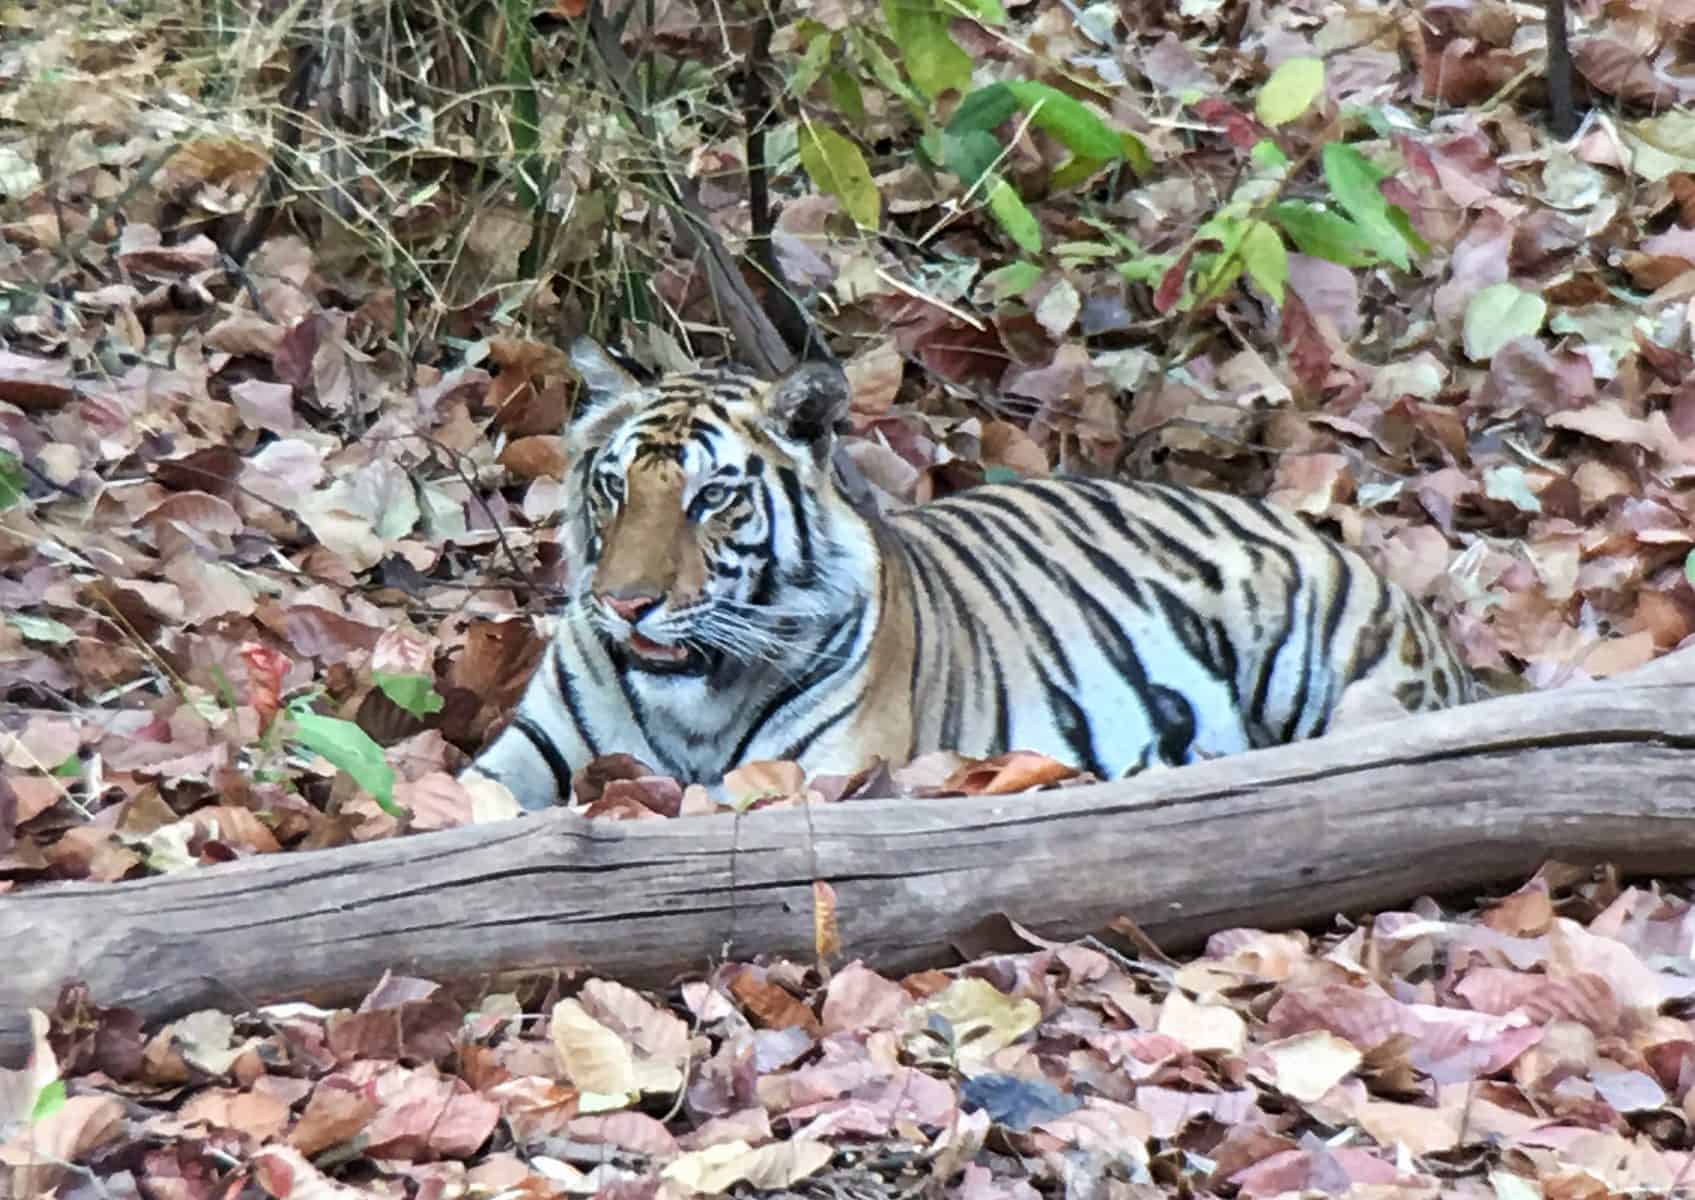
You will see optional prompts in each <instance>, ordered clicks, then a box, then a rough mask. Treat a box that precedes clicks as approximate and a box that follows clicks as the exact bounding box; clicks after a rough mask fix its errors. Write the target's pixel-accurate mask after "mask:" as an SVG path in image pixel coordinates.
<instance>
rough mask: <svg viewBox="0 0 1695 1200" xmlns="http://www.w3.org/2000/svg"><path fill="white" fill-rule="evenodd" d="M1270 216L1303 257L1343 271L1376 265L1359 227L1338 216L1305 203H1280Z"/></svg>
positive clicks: (1295, 201) (1290, 201) (1294, 201)
mask: <svg viewBox="0 0 1695 1200" xmlns="http://www.w3.org/2000/svg"><path fill="white" fill-rule="evenodd" d="M1269 215H1270V217H1271V219H1272V220H1273V221H1275V222H1277V224H1279V225H1281V226H1282V227H1283V232H1284V233H1287V234H1288V235H1289V240H1290V241H1292V242H1294V243H1295V249H1297V250H1299V251H1300V252H1301V253H1302V254H1310V255H1311V256H1312V257H1314V258H1322V259H1324V260H1325V261H1326V262H1333V263H1336V264H1337V265H1339V266H1344V267H1369V266H1370V265H1371V264H1372V263H1374V262H1376V261H1377V256H1376V255H1375V254H1373V253H1372V252H1371V247H1370V246H1369V245H1368V244H1367V243H1366V240H1365V235H1364V234H1363V233H1361V232H1360V228H1359V226H1358V225H1355V224H1354V223H1353V222H1352V221H1350V220H1348V218H1346V217H1344V216H1342V215H1340V214H1339V213H1333V212H1331V211H1330V210H1329V209H1327V208H1321V207H1319V206H1318V205H1316V204H1310V203H1308V202H1307V201H1305V200H1283V201H1280V202H1279V203H1277V204H1273V205H1272V206H1271V210H1270V213H1269Z"/></svg>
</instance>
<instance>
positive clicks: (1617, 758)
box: [0, 651, 1695, 1062]
mask: <svg viewBox="0 0 1695 1200" xmlns="http://www.w3.org/2000/svg"><path fill="white" fill-rule="evenodd" d="M1692 749H1695V651H1685V652H1681V653H1678V654H1674V655H1670V656H1668V657H1667V658H1665V659H1662V660H1660V661H1659V662H1657V663H1655V664H1653V665H1652V666H1650V667H1648V668H1644V669H1643V670H1641V671H1638V672H1634V673H1632V674H1630V675H1628V676H1624V677H1621V678H1620V679H1619V680H1617V681H1615V682H1609V683H1604V684H1591V685H1585V686H1581V687H1573V688H1568V689H1564V690H1558V691H1551V692H1542V693H1535V694H1530V695H1523V696H1513V697H1506V698H1502V699H1496V700H1491V701H1487V702H1485V703H1482V704H1477V705H1473V706H1470V707H1467V708H1462V709H1455V710H1450V711H1448V712H1442V713H1435V714H1430V715H1424V716H1419V717H1411V718H1406V719H1403V720H1400V721H1396V722H1393V723H1390V724H1379V725H1370V726H1364V727H1359V728H1355V729H1349V730H1343V731H1338V732H1336V733H1333V734H1331V735H1330V736H1328V737H1325V738H1322V739H1319V740H1317V741H1312V742H1305V743H1302V744H1299V745H1294V746H1286V747H1279V748H1276V749H1273V750H1264V751H1257V752H1254V753H1252V754H1245V755H1239V756H1236V757H1232V758H1227V759H1220V760H1217V761H1214V762H1208V763H1202V764H1199V765H1196V766H1192V767H1185V768H1182V769H1181V770H1174V771H1161V772H1157V773H1153V774H1150V775H1147V776H1144V777H1142V778H1139V779H1133V780H1127V781H1121V782H1116V783H1106V784H1101V785H1098V786H1090V787H1079V788H1074V789H1069V790H1062V791H1057V792H1047V793H1040V794H1034V795H1029V794H1027V795H1018V796H1008V797H993V798H979V799H970V800H963V799H941V800H888V801H870V802H861V803H846V804H832V805H820V806H815V807H812V808H810V809H778V810H770V811H763V812H757V813H752V814H749V815H746V816H741V817H736V816H732V815H728V814H726V815H723V816H714V817H705V818H694V819H686V820H676V821H642V822H610V821H586V820H583V819H581V818H578V817H575V816H573V815H571V814H569V813H565V812H554V813H549V814H546V815H542V816H536V817H526V818H523V819H520V820H516V821H503V822H499V823H493V824H488V825H480V826H473V827H468V828H461V829H454V830H447V831H444V832H439V833H429V834H421V835H417V836H413V837H407V838H400V839H396V840H391V841H385V842H377V843H371V844H367V845H360V846H351V847H343V848H339V849H334V850H324V851H312V852H300V853H292V854H279V855H271V856H267V857H263V858H251V859H246V860H243V861H241V862H236V863H230V864H226V865H221V866H213V867H206V868H202V869H199V870H194V871H188V872H185V873H182V874H178V875H171V876H166V877H160V878H152V879H144V880H139V881H135V882H130V883H119V884H59V885H51V886H44V887H39V888H34V889H27V890H24V891H22V892H19V893H16V894H12V895H5V896H0V948H3V949H0V962H3V963H4V970H3V971H0V1059H4V1060H10V1061H14V1062H15V1061H17V1060H18V1058H19V1057H20V1054H21V1051H22V1049H23V1046H24V1044H25V1041H24V1039H25V1037H26V1029H27V1027H26V1023H25V1019H24V1017H25V1009H26V1008H27V1007H29V1006H37V1007H46V1006H51V1005H52V1003H53V1002H54V999H55V997H56V996H57V994H58V991H59V989H60V986H61V985H62V984H64V983H67V982H71V981H81V982H84V983H86V984H87V985H88V986H89V988H90V989H91V992H92V995H93V998H94V999H95V1001H96V1002H98V1003H100V1004H103V1005H127V1006H130V1007H132V1008H134V1009H136V1010H138V1011H139V1012H140V1013H141V1014H142V1016H143V1017H144V1018H146V1019H147V1020H148V1021H150V1022H151V1021H157V1020H160V1019H164V1018H169V1017H173V1016H176V1015H178V1014H181V1013H184V1012H187V1011H190V1010H193V1009H195V1008H200V1007H221V1008H229V1009H240V1008H247V1007H251V1006H255V1005H258V1004H262V1003H266V1002H271V1001H276V1000H281V999H286V998H312V999H317V1000H320V1001H324V1002H331V1001H342V1000H346V999H348V998H350V997H353V996H355V995H357V994H358V993H359V992H360V990H361V989H363V988H365V987H367V986H368V985H369V984H370V983H372V982H373V981H374V980H375V978H376V977H377V976H378V975H379V974H380V973H381V972H382V971H383V970H384V969H385V968H393V969H395V970H398V971H402V972H406V973H410V974H415V975H420V976H424V977H427V978H430V979H436V980H440V981H444V982H445V981H450V980H452V981H468V980H469V981H474V980H476V979H479V978H486V977H488V976H490V975H492V974H493V973H496V972H510V971H515V970H531V969H534V970H542V971H550V970H556V969H561V968H572V967H578V968H583V969H586V970H592V971H594V972H596V973H598V974H602V975H606V976H611V977H615V978H617V979H620V980H623V981H625V982H629V983H632V984H637V985H663V984H664V983H666V982H668V981H670V980H673V979H675V978H676V977H678V976H679V975H685V974H689V973H694V972H698V971H700V970H702V969H704V968H706V967H708V966H709V965H710V963H711V962H712V961H713V960H715V959H718V958H720V957H721V956H733V957H740V958H746V957H751V956H754V955H790V956H800V957H807V956H810V955H811V953H812V946H813V925H812V920H813V917H812V906H813V900H812V888H811V885H812V882H813V881H814V880H825V881H828V882H829V883H830V884H831V885H832V886H833V887H834V889H835V891H836V896H837V906H838V907H837V915H838V919H839V922H840V930H841V936H842V944H843V948H844V952H845V953H846V954H847V955H849V956H852V957H861V958H864V959H866V960H867V961H869V962H870V963H871V964H873V965H875V966H877V967H879V968H882V969H885V970H891V971H900V970H904V969H908V968H913V967H917V966H921V965H925V964H936V963H944V962H947V961H950V952H949V943H950V939H953V938H956V937H957V936H959V935H960V934H962V933H963V932H965V931H966V930H968V929H969V928H970V927H971V926H972V925H973V924H975V923H977V922H978V921H979V920H980V919H981V918H983V917H984V916H986V915H989V914H992V913H996V912H1000V913H1005V914H1006V915H1008V916H1010V917H1012V918H1014V919H1016V920H1018V921H1019V922H1021V923H1023V924H1025V925H1027V926H1029V927H1031V928H1033V929H1035V930H1037V931H1039V932H1040V933H1042V934H1045V935H1048V936H1054V937H1066V936H1074V935H1078V934H1082V933H1085V932H1089V931H1093V930H1097V929H1099V928H1101V927H1102V926H1103V925H1104V924H1105V923H1106V922H1107V921H1109V920H1110V919H1111V918H1112V917H1114V916H1116V915H1119V914H1127V915H1129V916H1131V917H1132V918H1133V919H1134V920H1135V921H1137V922H1138V923H1139V924H1140V925H1141V926H1142V928H1143V929H1144V930H1145V931H1147V932H1148V933H1149V934H1151V935H1152V936H1153V937H1155V938H1156V939H1158V940H1160V941H1161V942H1163V943H1164V944H1166V945H1167V946H1177V945H1180V944H1182V943H1185V942H1189V941H1192V940H1193V939H1194V938H1196V937H1199V936H1202V935H1204V934H1206V933H1208V932H1210V931H1212V930H1216V929H1220V928H1225V927H1229V926H1232V925H1238V924H1251V925H1255V926H1261V927H1266V926H1287V925H1289V924H1292V923H1299V922H1304V921H1311V920H1314V919H1323V918H1326V917H1328V916H1330V915H1332V914H1334V913H1336V912H1339V911H1342V912H1346V911H1361V910H1367V909H1371V908H1375V907H1381V906H1384V905H1388V904H1394V903H1398V902H1401V901H1404V900H1406V899H1407V898H1409V897H1412V896H1416V895H1418V894H1420V893H1424V892H1431V891H1445V890H1448V889H1454V888H1460V887H1475V886H1477V885H1480V884H1484V883H1490V882H1495V881H1500V880H1510V879H1515V878H1520V877H1522V876H1523V875H1525V874H1526V873H1528V872H1530V871H1532V870H1534V869H1535V868H1536V866H1537V865H1538V864H1539V863H1540V862H1541V861H1542V860H1543V859H1545V858H1547V857H1550V856H1557V857H1561V858H1568V859H1576V860H1580V861H1598V860H1605V861H1609V862H1613V863H1616V864H1617V865H1618V866H1619V867H1620V868H1621V869H1623V870H1625V871H1627V872H1630V873H1633V874H1638V873H1639V874H1650V875H1677V874H1690V873H1695V770H1692V769H1695V754H1692V753H1691V750H1692Z"/></svg>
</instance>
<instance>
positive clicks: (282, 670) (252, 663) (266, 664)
mask: <svg viewBox="0 0 1695 1200" xmlns="http://www.w3.org/2000/svg"><path fill="white" fill-rule="evenodd" d="M241 660H242V661H243V662H244V663H246V664H247V702H248V703H249V704H251V705H252V706H253V708H254V709H255V711H257V712H258V714H259V724H260V726H261V727H262V728H263V727H265V726H268V725H270V723H271V719H272V718H273V717H275V716H276V715H277V710H278V709H279V708H281V707H282V681H283V677H284V676H285V675H287V674H288V669H289V667H290V666H291V665H292V664H291V663H290V661H289V658H288V655H286V654H283V653H282V652H281V651H278V650H273V649H271V648H270V647H269V646H262V645H259V644H257V643H253V644H250V645H247V646H243V647H242V648H241Z"/></svg>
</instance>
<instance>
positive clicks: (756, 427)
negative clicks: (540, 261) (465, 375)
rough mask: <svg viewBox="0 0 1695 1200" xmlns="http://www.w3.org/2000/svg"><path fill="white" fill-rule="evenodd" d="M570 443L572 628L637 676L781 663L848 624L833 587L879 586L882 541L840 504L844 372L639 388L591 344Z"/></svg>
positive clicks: (695, 377) (583, 343)
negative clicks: (809, 636)
mask: <svg viewBox="0 0 1695 1200" xmlns="http://www.w3.org/2000/svg"><path fill="white" fill-rule="evenodd" d="M571 365H572V366H573V367H574V368H576V370H577V373H578V375H579V376H580V378H581V379H582V382H583V388H582V391H581V393H580V398H579V400H578V402H577V408H576V411H575V412H574V413H573V415H572V418H571V421H570V423H569V425H568V426H567V429H566V442H567V449H568V451H569V453H570V455H571V460H572V467H571V475H570V480H569V484H568V487H567V496H566V540H567V546H566V550H567V553H568V554H569V555H570V561H571V563H572V564H573V567H574V569H575V572H576V574H575V578H574V580H573V584H574V586H573V602H572V609H571V615H572V616H574V617H576V618H577V619H581V620H586V621H587V622H589V624H590V625H591V626H592V627H593V628H594V630H595V631H596V632H597V633H598V634H599V635H600V637H601V638H602V640H603V641H604V642H605V643H606V645H607V647H608V649H609V651H610V652H611V653H612V655H613V657H614V658H615V659H616V660H617V661H618V662H619V663H620V664H621V665H622V666H624V667H625V668H627V669H629V670H633V671H638V672H642V673H646V674H652V675H705V674H708V673H710V672H712V671H714V670H716V669H718V668H719V667H720V666H725V665H730V666H740V665H744V664H746V663H749V662H754V661H764V662H768V663H778V664H780V663H781V662H782V661H783V659H784V657H785V655H786V654H788V653H792V651H793V649H794V647H795V646H796V643H797V639H799V638H801V637H802V636H803V635H804V633H805V631H806V629H807V627H808V626H809V625H813V626H816V625H817V624H818V623H819V622H823V621H828V620H830V619H831V617H832V616H837V615H839V613H833V612H832V611H830V610H831V609H832V607H833V606H832V605H831V604H830V603H827V602H826V601H825V599H824V598H825V597H827V596H829V595H831V594H832V591H833V589H832V581H833V580H839V579H842V578H844V577H845V578H850V579H851V578H865V577H866V575H861V574H859V570H860V568H861V567H862V565H863V564H862V563H860V562H858V561H856V560H857V559H859V558H860V557H861V556H862V555H864V554H867V553H870V550H869V531H868V530H867V528H866V526H865V524H864V522H863V521H862V520H860V519H859V518H858V517H857V516H856V515H855V514H854V512H853V510H852V508H851V506H850V505H849V504H848V503H847V501H846V500H845V499H843V497H842V496H841V495H840V493H838V492H837V490H836V487H835V485H834V483H833V482H832V478H831V473H830V472H831V453H832V450H833V447H834V442H835V436H836V431H837V427H838V426H839V425H841V424H842V423H843V422H845V420H846V417H847V410H848V401H849V388H848V383H847V379H846V377H845V376H844V375H843V374H842V372H841V371H840V370H839V369H837V368H835V367H831V366H826V365H824V364H819V363H807V364H803V365H801V366H798V367H796V368H795V369H793V370H792V371H790V372H789V373H788V374H787V375H785V376H784V377H782V378H781V379H778V380H776V381H775V382H767V381H763V380H760V379H758V378H756V377H754V376H752V375H750V374H746V373H743V372H741V371H739V370H736V369H733V368H723V369H718V370H704V371H699V372H690V373H686V374H678V375H672V376H668V377H665V378H663V379H660V380H658V381H657V382H654V383H651V384H644V383H641V382H639V381H638V380H636V379H635V378H633V377H632V376H631V375H630V374H629V373H627V372H626V371H624V370H623V369H622V368H621V367H619V366H618V364H617V363H615V362H614V361H613V360H612V359H611V358H610V357H608V355H607V354H606V352H605V351H604V350H602V349H601V348H600V347H599V346H598V345H596V344H595V343H593V342H592V341H589V340H588V339H586V338H584V339H579V340H578V341H577V342H576V343H575V344H574V345H573V346H572V348H571Z"/></svg>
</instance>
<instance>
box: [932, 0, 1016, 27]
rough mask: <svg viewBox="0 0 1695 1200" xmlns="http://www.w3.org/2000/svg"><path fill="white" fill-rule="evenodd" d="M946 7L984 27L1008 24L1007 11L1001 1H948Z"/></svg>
mask: <svg viewBox="0 0 1695 1200" xmlns="http://www.w3.org/2000/svg"><path fill="white" fill-rule="evenodd" d="M946 6H947V7H948V8H950V9H952V10H953V11H954V12H956V13H958V14H959V15H960V16H962V17H968V18H970V19H971V20H973V21H977V22H979V23H981V24H984V25H1005V24H1006V9H1005V8H1003V7H1002V6H1001V0H946Z"/></svg>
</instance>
